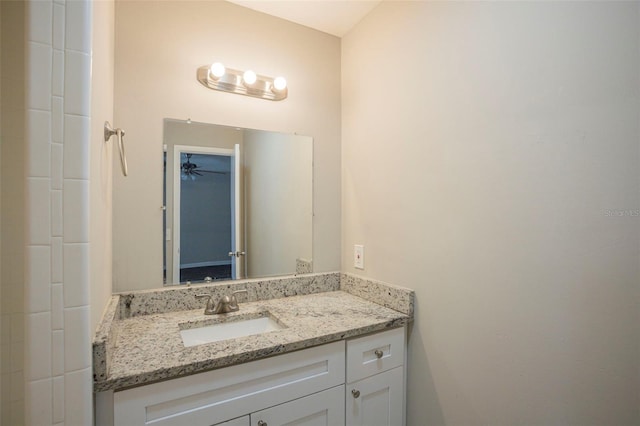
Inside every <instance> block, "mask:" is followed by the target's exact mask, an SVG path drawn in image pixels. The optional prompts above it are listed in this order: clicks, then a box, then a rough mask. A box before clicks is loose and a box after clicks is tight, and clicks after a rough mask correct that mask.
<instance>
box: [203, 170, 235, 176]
mask: <svg viewBox="0 0 640 426" xmlns="http://www.w3.org/2000/svg"><path fill="white" fill-rule="evenodd" d="M198 171H199V172H203V173H215V174H217V175H226V174H227V173H228V172H218V171H215V170H202V169H198Z"/></svg>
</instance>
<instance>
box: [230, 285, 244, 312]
mask: <svg viewBox="0 0 640 426" xmlns="http://www.w3.org/2000/svg"><path fill="white" fill-rule="evenodd" d="M240 293H244V294H246V295H247V297H249V292H248V291H247V290H244V289H243V290H237V291H234V292H233V293H231V301H230V303H229V306H230V307H231V308H232V309H233V310H234V311H237V310H238V309H240V307H239V306H238V299H236V294H240Z"/></svg>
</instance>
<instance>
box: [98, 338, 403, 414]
mask: <svg viewBox="0 0 640 426" xmlns="http://www.w3.org/2000/svg"><path fill="white" fill-rule="evenodd" d="M404 334H405V329H404V328H398V329H394V330H390V331H385V332H382V333H377V334H373V335H369V336H365V337H362V338H356V339H353V340H349V341H346V343H345V341H338V342H333V343H329V344H326V345H322V346H317V347H313V348H309V349H304V350H300V351H296V352H290V353H285V354H282V355H278V356H274V357H270V358H265V359H261V360H257V361H252V362H248V363H244V364H238V365H234V366H231V367H226V368H221V369H218V370H212V371H207V372H204V373H198V374H193V375H191V376H186V377H180V378H177V379H171V380H166V381H163V382H159V383H154V384H150V385H145V386H140V387H135V388H131V389H125V390H122V391H118V392H102V393H98V394H97V395H96V425H98V426H136V425H156V426H171V425H175V426H183V425H190V426H198V425H202V426H211V425H224V426H277V425H284V424H286V425H298V426H315V425H331V426H340V425H345V422H346V424H362V425H367V426H371V425H374V424H384V425H393V426H398V425H402V424H403V421H404V398H403V395H404V369H403V365H404ZM352 391H358V392H359V393H360V394H359V397H358V398H354V393H352ZM345 413H346V417H345ZM380 420H382V423H380Z"/></svg>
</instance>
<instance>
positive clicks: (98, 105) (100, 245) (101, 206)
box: [89, 1, 115, 331]
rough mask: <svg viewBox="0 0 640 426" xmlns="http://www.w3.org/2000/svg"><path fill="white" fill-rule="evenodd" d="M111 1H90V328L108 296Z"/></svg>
mask: <svg viewBox="0 0 640 426" xmlns="http://www.w3.org/2000/svg"><path fill="white" fill-rule="evenodd" d="M113 18H114V2H113V1H99V2H94V4H93V40H92V73H91V78H92V81H91V169H90V170H91V183H90V188H89V195H90V203H91V204H90V206H89V208H90V210H91V222H90V230H89V232H90V236H89V241H90V242H91V252H90V261H91V271H90V274H91V275H90V279H91V330H92V331H93V330H95V328H96V325H97V324H98V322H99V321H100V319H101V318H102V312H103V310H104V308H105V306H106V305H107V302H108V300H109V297H110V296H111V269H112V265H111V258H112V255H111V251H112V248H111V225H112V201H111V197H112V179H113V177H112V176H113V170H114V169H113V167H112V163H113V160H112V156H113V149H114V147H115V140H114V139H112V140H111V141H110V142H109V143H105V142H104V122H105V121H109V122H110V123H111V124H113V64H114V62H113V55H114V52H113V47H114V31H113V28H114V22H113Z"/></svg>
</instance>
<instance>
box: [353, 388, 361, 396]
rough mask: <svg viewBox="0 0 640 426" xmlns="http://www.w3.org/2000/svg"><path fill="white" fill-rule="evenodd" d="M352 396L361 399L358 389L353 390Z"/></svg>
mask: <svg viewBox="0 0 640 426" xmlns="http://www.w3.org/2000/svg"><path fill="white" fill-rule="evenodd" d="M351 395H353V397H354V398H359V397H360V391H359V390H357V389H352V390H351Z"/></svg>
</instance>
